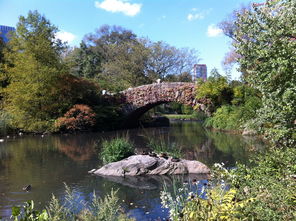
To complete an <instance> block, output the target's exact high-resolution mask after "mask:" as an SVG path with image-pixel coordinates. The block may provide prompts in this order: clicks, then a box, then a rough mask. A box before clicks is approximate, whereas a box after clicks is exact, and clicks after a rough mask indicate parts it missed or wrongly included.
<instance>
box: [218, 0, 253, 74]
mask: <svg viewBox="0 0 296 221" xmlns="http://www.w3.org/2000/svg"><path fill="white" fill-rule="evenodd" d="M250 7H251V6H250V5H248V6H244V5H242V6H241V7H240V8H239V9H237V10H234V11H233V12H232V13H231V14H230V15H228V17H227V18H226V19H225V20H224V21H222V22H220V23H219V25H218V26H219V28H221V29H222V31H223V33H224V34H225V35H226V36H227V37H229V38H231V40H232V41H233V42H235V41H236V39H235V36H234V34H235V31H236V29H237V23H236V22H237V21H238V15H239V14H244V13H245V12H247V11H248V10H250ZM238 58H239V55H238V54H237V53H236V51H235V48H234V47H231V48H230V50H229V52H227V53H226V54H225V56H224V58H223V61H222V65H223V68H224V70H225V72H226V73H230V72H231V70H232V68H233V66H234V65H235V64H236V63H237V60H238ZM243 74H244V73H243Z"/></svg>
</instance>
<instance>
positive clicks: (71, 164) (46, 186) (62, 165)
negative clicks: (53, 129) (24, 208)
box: [0, 122, 263, 220]
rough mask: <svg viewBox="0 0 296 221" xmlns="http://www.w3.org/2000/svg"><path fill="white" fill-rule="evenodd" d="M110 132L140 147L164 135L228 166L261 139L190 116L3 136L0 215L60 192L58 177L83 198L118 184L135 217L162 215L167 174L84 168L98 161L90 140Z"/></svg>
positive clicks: (188, 151)
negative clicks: (110, 128)
mask: <svg viewBox="0 0 296 221" xmlns="http://www.w3.org/2000/svg"><path fill="white" fill-rule="evenodd" d="M116 136H129V137H130V139H131V140H132V141H133V142H134V144H135V146H136V147H137V148H138V149H141V148H145V147H146V144H147V142H148V140H149V139H151V138H153V139H158V140H164V141H165V142H167V143H170V144H174V145H175V146H176V147H177V148H181V150H182V152H183V153H184V155H185V157H186V158H188V159H196V160H200V161H202V162H203V163H205V164H207V165H212V164H213V163H214V162H225V163H227V165H228V166H233V165H235V162H236V161H242V162H244V161H245V160H246V159H247V158H248V155H249V154H250V151H248V150H249V147H251V149H262V148H263V144H262V142H260V141H258V140H256V139H254V138H248V139H246V138H244V137H242V136H239V135H230V134H225V133H220V132H212V131H208V130H205V129H203V128H202V127H201V126H200V125H199V124H198V123H196V122H186V123H174V124H172V126H171V127H169V128H147V129H135V130H129V131H117V132H108V133H87V134H78V135H51V136H45V137H43V138H42V137H40V136H23V137H20V138H17V139H8V140H6V141H5V142H3V143H0V217H1V216H3V217H8V216H9V215H10V211H11V207H12V206H13V205H18V204H20V203H22V202H25V201H27V200H30V199H33V200H34V201H35V203H36V204H37V208H38V207H39V208H41V207H43V206H44V205H45V204H47V203H48V201H49V200H50V198H51V194H52V193H53V194H55V195H56V196H59V197H63V194H64V185H63V182H65V183H67V185H69V186H70V187H71V188H73V189H75V190H76V191H77V192H79V194H80V195H81V197H83V198H84V199H89V197H90V196H91V195H92V192H93V191H95V192H96V193H97V194H98V195H99V196H104V195H105V194H106V193H109V192H110V191H111V189H112V188H113V189H119V191H118V195H119V197H120V199H121V200H124V203H123V206H124V208H125V209H126V211H128V212H129V213H130V214H131V215H132V216H134V217H136V218H137V220H150V219H152V220H154V219H156V218H157V217H165V216H166V214H167V211H166V210H163V209H162V208H161V206H160V200H159V191H160V189H161V187H162V183H163V179H166V180H167V182H168V183H169V182H172V181H171V178H169V177H166V178H160V177H157V178H154V177H150V178H148V180H147V179H145V178H142V177H140V178H131V179H121V180H120V178H119V179H112V178H108V179H107V178H103V177H97V176H91V175H89V174H87V171H89V170H90V169H93V168H97V167H98V165H99V164H100V162H99V161H98V154H97V153H96V149H95V143H96V142H97V141H98V140H103V139H111V138H113V137H116ZM28 184H31V185H32V191H30V192H24V191H23V190H22V187H23V186H25V185H28ZM134 187H137V188H134ZM130 203H133V204H132V205H131V204H130ZM163 211H164V212H163ZM148 212H149V214H148Z"/></svg>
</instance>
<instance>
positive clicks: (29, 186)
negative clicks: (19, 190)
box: [23, 184, 32, 192]
mask: <svg viewBox="0 0 296 221" xmlns="http://www.w3.org/2000/svg"><path fill="white" fill-rule="evenodd" d="M31 189H32V186H31V185H30V184H29V185H28V186H24V187H23V191H27V192H29V191H30V190H31Z"/></svg>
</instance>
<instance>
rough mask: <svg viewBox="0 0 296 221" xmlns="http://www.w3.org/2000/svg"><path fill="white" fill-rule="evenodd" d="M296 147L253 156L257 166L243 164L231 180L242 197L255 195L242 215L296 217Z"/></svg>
mask: <svg viewBox="0 0 296 221" xmlns="http://www.w3.org/2000/svg"><path fill="white" fill-rule="evenodd" d="M295 162H296V149H295V148H288V149H272V150H270V151H268V152H267V153H263V154H259V155H257V156H256V157H254V159H252V160H251V163H252V164H253V165H254V166H253V167H251V168H250V167H247V166H245V165H241V164H239V165H238V166H237V169H235V170H233V171H231V174H230V179H229V180H230V182H231V183H232V186H233V187H235V188H237V191H238V199H240V200H243V199H247V198H254V199H255V200H254V201H252V203H250V204H249V205H248V206H247V207H245V208H243V209H242V210H241V214H240V217H241V218H243V217H249V218H250V219H252V220H294V219H295V217H296V179H295V174H296V165H295Z"/></svg>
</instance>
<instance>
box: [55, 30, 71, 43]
mask: <svg viewBox="0 0 296 221" xmlns="http://www.w3.org/2000/svg"><path fill="white" fill-rule="evenodd" d="M56 38H58V39H60V40H61V41H62V42H68V43H71V42H72V41H74V39H75V38H76V36H75V35H74V34H72V33H70V32H66V31H59V32H58V33H56Z"/></svg>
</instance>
